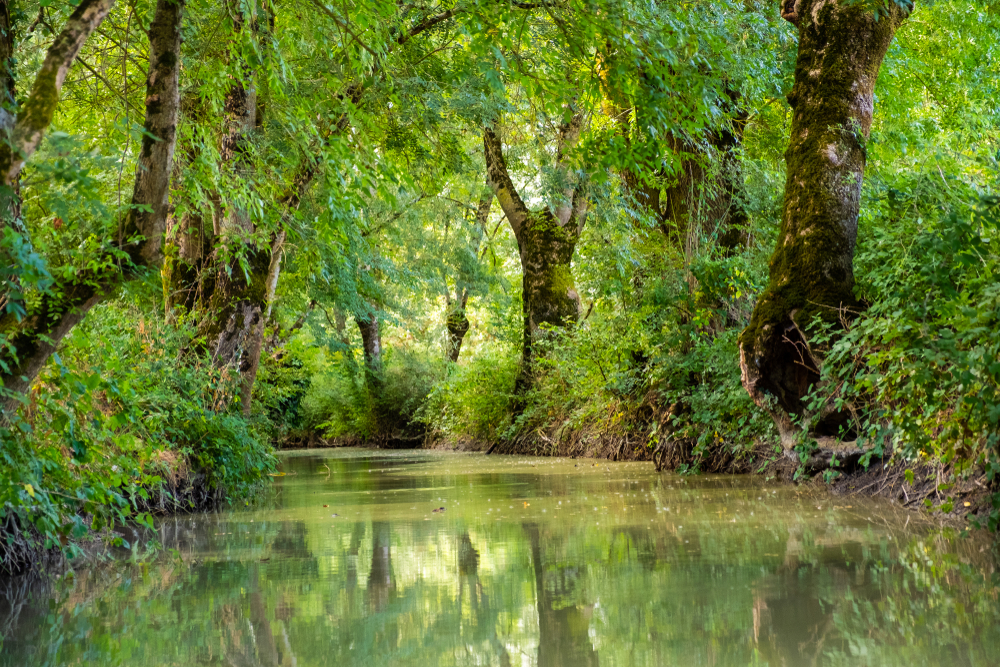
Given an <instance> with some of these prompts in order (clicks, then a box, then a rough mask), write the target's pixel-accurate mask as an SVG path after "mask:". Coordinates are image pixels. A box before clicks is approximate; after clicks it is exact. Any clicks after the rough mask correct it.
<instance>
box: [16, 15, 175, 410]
mask: <svg viewBox="0 0 1000 667" xmlns="http://www.w3.org/2000/svg"><path fill="white" fill-rule="evenodd" d="M113 4H114V2H113V0H84V1H83V2H81V3H80V5H79V6H78V7H77V9H76V11H74V12H73V14H72V15H71V16H70V18H69V20H68V21H67V23H66V26H65V27H64V28H63V30H62V32H61V33H60V34H59V36H58V37H57V38H56V39H55V41H54V42H53V43H52V46H51V47H50V48H49V50H48V54H47V55H46V58H45V62H44V63H43V65H42V68H41V70H40V71H39V72H38V75H37V76H36V77H35V82H34V84H33V86H32V89H31V93H30V95H29V97H28V99H27V101H26V102H25V104H24V108H23V109H22V110H21V111H20V112H19V113H18V116H17V121H16V122H15V123H14V126H13V129H12V132H11V142H10V143H4V144H3V145H2V146H0V173H2V174H3V179H4V182H3V185H4V186H6V188H7V189H8V192H13V189H12V185H13V184H14V183H15V181H16V179H17V177H18V174H19V173H20V171H21V168H22V167H23V166H24V165H25V163H26V162H27V160H28V159H29V158H30V157H31V155H32V154H33V153H34V152H35V151H36V150H37V149H38V146H39V145H40V143H41V141H42V138H43V136H44V134H45V131H46V129H47V128H48V126H49V124H50V123H51V122H52V118H53V116H54V115H55V111H56V106H57V105H58V102H59V92H60V89H61V87H62V84H63V81H64V80H65V78H66V74H67V72H68V71H69V68H70V66H71V65H72V63H73V61H74V60H75V59H76V57H77V54H79V52H80V49H81V48H82V47H83V44H84V42H86V40H87V38H88V37H89V36H90V34H91V33H92V32H93V31H94V30H96V29H97V27H98V26H99V25H100V24H101V22H102V21H103V20H104V18H105V17H106V16H107V15H108V12H110V11H111V7H112V5H113ZM183 9H184V1H183V0H158V2H157V5H156V12H155V15H154V18H153V22H152V23H151V24H150V27H149V48H150V65H149V71H148V73H147V78H146V112H145V123H144V129H145V133H144V136H143V140H142V147H141V149H140V153H139V158H138V160H137V164H136V178H135V185H134V188H133V193H132V203H131V206H130V207H129V209H128V210H127V211H126V213H125V214H124V216H123V219H122V220H121V223H120V225H121V227H120V232H119V233H118V234H117V235H116V236H117V238H116V239H114V240H111V239H109V241H110V243H109V246H110V247H109V249H108V251H107V253H106V254H105V255H104V256H101V257H94V258H92V261H91V262H90V265H89V266H88V267H87V268H81V269H78V270H76V271H74V272H73V273H72V275H71V276H70V277H69V278H67V279H64V280H62V281H60V282H57V283H56V284H55V285H53V286H51V287H49V288H48V289H47V290H46V291H44V292H43V293H42V294H41V298H40V299H39V300H38V303H37V304H35V305H34V306H33V307H32V308H31V310H30V311H28V312H27V313H26V314H25V316H24V317H20V316H19V314H18V313H17V311H11V310H8V311H7V312H6V313H4V314H3V315H2V316H0V332H2V333H3V334H4V335H5V336H6V347H5V349H4V350H3V353H2V355H0V366H2V368H3V370H2V372H0V380H2V381H3V386H4V389H5V390H6V391H7V392H10V393H8V395H7V400H6V407H7V409H11V408H13V407H15V406H16V405H17V404H18V402H19V401H18V398H17V396H16V394H17V393H24V392H25V391H27V389H28V388H29V387H30V385H31V382H32V381H33V380H34V378H35V376H36V375H37V374H38V373H39V371H40V370H41V369H42V367H43V366H44V364H45V362H46V361H47V360H48V358H49V357H50V356H51V354H52V353H53V351H54V350H55V349H56V347H57V346H58V344H59V342H60V341H61V340H62V339H63V337H65V336H66V334H67V333H68V332H69V331H70V329H72V328H73V327H74V326H75V325H76V324H77V323H79V322H80V320H82V319H83V317H84V316H85V315H86V313H87V311H88V310H90V309H91V308H92V307H93V306H94V305H95V304H97V303H98V302H99V301H100V300H101V299H102V298H104V297H105V296H106V295H107V293H108V292H109V291H110V290H111V289H113V288H114V287H116V286H117V285H119V284H120V283H121V281H122V280H124V279H127V278H129V277H131V276H134V275H136V273H137V271H138V270H139V269H140V268H142V267H144V266H148V265H150V264H154V263H156V262H157V261H158V260H159V256H160V246H161V238H160V237H161V235H162V233H163V229H164V228H165V224H166V213H167V196H168V191H169V181H170V172H171V169H172V163H173V153H174V146H175V143H176V132H177V117H178V111H179V106H180V102H179V90H178V81H179V73H180V66H181V60H180V43H181V31H180V26H181V18H182V14H183ZM122 259H124V266H123V267H122V268H121V269H119V264H118V262H119V261H121V260H122Z"/></svg>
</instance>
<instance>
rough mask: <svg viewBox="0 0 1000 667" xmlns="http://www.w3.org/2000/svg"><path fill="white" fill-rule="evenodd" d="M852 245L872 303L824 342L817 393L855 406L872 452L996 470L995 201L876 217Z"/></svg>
mask: <svg viewBox="0 0 1000 667" xmlns="http://www.w3.org/2000/svg"><path fill="white" fill-rule="evenodd" d="M904 241H905V242H904ZM859 255H860V256H859V261H860V262H863V263H864V264H865V265H866V266H867V267H869V270H868V272H867V274H866V284H864V285H862V287H861V289H862V290H866V291H867V295H868V296H869V297H870V298H871V299H872V304H871V306H870V308H869V309H868V310H867V311H866V312H865V313H864V314H863V315H861V316H860V317H858V318H857V319H855V320H854V321H853V322H852V323H851V324H850V326H849V329H848V331H847V332H846V333H845V334H844V335H843V336H842V337H840V338H839V339H838V340H836V342H835V343H833V344H832V347H831V350H830V352H829V354H828V355H827V358H826V360H825V362H824V365H823V376H824V384H823V387H824V388H825V391H824V392H822V393H820V392H817V395H816V396H814V404H816V405H818V404H820V403H822V402H823V401H827V400H833V401H836V402H837V404H838V405H839V406H843V408H844V409H846V410H851V411H852V414H854V415H855V419H854V427H855V429H856V431H857V432H858V433H859V434H860V437H861V441H862V442H863V443H865V444H868V445H870V446H871V448H872V451H873V453H874V454H882V453H886V452H893V453H894V454H895V455H896V456H898V457H901V458H902V459H903V460H905V461H909V462H932V463H937V464H942V465H945V466H949V467H951V468H952V470H953V471H954V472H955V473H956V474H958V475H962V476H965V475H968V474H969V473H971V472H972V471H973V470H975V469H981V468H985V469H986V470H987V475H988V478H989V479H990V480H991V481H992V480H993V479H994V476H995V475H996V473H997V472H998V470H1000V468H998V462H997V447H998V442H1000V285H998V276H1000V202H998V201H997V200H995V199H988V200H985V201H984V202H983V204H982V205H981V206H979V207H977V208H971V209H970V208H958V209H955V210H954V211H953V212H951V213H949V214H947V215H942V216H940V217H939V218H938V219H936V220H933V221H930V222H926V223H924V222H923V221H908V222H904V224H899V225H896V226H892V225H885V226H880V227H879V228H878V230H877V231H876V233H875V235H874V238H873V240H872V242H870V243H868V244H866V246H865V247H864V248H862V250H861V252H860V253H859ZM942 490H944V489H942ZM993 521H994V522H996V516H994V518H993Z"/></svg>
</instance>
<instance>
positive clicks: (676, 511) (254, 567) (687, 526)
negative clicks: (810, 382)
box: [0, 450, 1000, 667]
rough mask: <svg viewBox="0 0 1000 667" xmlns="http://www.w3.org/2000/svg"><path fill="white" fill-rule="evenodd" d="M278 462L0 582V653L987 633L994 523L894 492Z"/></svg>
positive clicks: (271, 661) (398, 463)
mask: <svg viewBox="0 0 1000 667" xmlns="http://www.w3.org/2000/svg"><path fill="white" fill-rule="evenodd" d="M283 469H284V471H285V472H287V473H288V474H287V476H285V477H282V478H278V480H277V481H276V483H275V488H274V490H273V494H272V497H270V498H269V499H268V500H267V501H265V502H263V503H261V504H260V505H259V506H258V507H254V508H245V509H242V510H238V511H227V512H220V513H213V514H203V515H195V516H188V517H177V518H171V519H168V520H165V521H164V522H163V524H162V525H161V536H162V540H163V542H164V546H165V547H166V549H167V550H166V551H164V552H163V553H162V554H161V555H160V556H158V557H156V558H153V559H152V560H151V561H150V562H149V563H146V564H142V565H125V564H122V563H108V564H104V565H100V566H94V567H90V568H86V569H80V570H78V571H77V572H76V573H75V576H72V577H68V578H66V579H64V580H61V581H51V580H44V579H40V578H34V579H31V578H27V579H25V578H22V579H15V580H10V581H5V582H0V633H2V636H3V638H4V640H3V641H4V643H3V645H2V651H0V665H4V666H6V665H17V666H18V667H24V666H27V665H32V666H33V665H52V666H57V665H59V666H61V665H115V664H120V665H129V666H147V665H148V666H152V665H230V666H234V667H240V666H264V667H309V666H313V665H331V666H334V665H336V666H337V667H340V666H351V665H358V666H360V665H365V666H369V665H393V666H396V665H414V666H417V667H431V666H433V665H456V666H458V665H500V666H503V667H507V666H511V665H536V666H538V667H569V666H573V667H591V666H596V665H599V664H600V665H605V666H608V665H622V666H632V665H635V666H645V665H774V666H779V665H995V664H996V662H997V656H1000V601H998V598H997V591H998V587H997V582H996V578H995V575H994V563H995V559H994V554H993V550H992V547H991V546H989V543H988V542H983V541H979V540H976V539H957V538H954V537H952V536H949V535H948V534H947V533H943V532H942V531H940V530H936V529H933V528H932V527H930V526H927V525H915V524H916V522H917V518H916V517H915V515H912V514H899V513H897V512H896V511H895V510H893V509H892V508H891V507H887V506H885V505H873V504H867V503H864V502H863V501H860V500H857V499H835V498H831V497H829V496H826V495H824V494H812V493H810V492H806V491H803V490H802V489H796V488H793V487H786V486H778V487H768V486H765V485H763V484H761V483H760V482H759V481H754V480H750V479H746V478H729V477H705V478H691V479H682V478H679V477H675V476H669V475H657V474H655V473H653V472H652V470H651V466H648V465H643V464H604V463H599V464H595V463H594V462H591V461H586V462H583V461H569V460H553V459H525V458H505V457H488V458H487V457H483V456H478V455H457V454H440V453H431V452H419V453H412V452H407V453H398V452H395V453H394V452H366V451H357V450H353V451H352V450H334V451H328V452H319V453H317V452H300V453H293V454H290V455H288V456H287V457H286V458H285V459H284V468H283ZM439 508H444V509H443V510H440V509H439ZM434 510H439V511H434Z"/></svg>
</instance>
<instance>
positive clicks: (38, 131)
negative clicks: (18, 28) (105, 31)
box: [0, 0, 115, 187]
mask: <svg viewBox="0 0 1000 667" xmlns="http://www.w3.org/2000/svg"><path fill="white" fill-rule="evenodd" d="M114 4H115V0H83V1H82V2H81V3H80V4H79V6H77V8H76V10H75V11H74V12H73V13H72V14H71V15H70V17H69V20H67V21H66V25H65V27H64V28H63V30H62V32H61V33H59V35H58V36H57V37H56V38H55V41H53V42H52V46H50V47H49V50H48V53H46V55H45V60H44V61H43V62H42V67H41V69H40V70H39V71H38V74H36V75H35V82H34V84H33V85H32V87H31V93H29V95H28V100H27V101H26V102H25V103H24V107H23V108H22V109H21V111H20V113H18V116H17V122H16V123H14V127H13V130H12V131H11V140H10V143H7V142H4V143H2V144H0V177H2V178H3V184H4V185H6V186H8V187H10V186H11V184H12V183H13V182H14V180H15V179H16V178H17V176H18V174H20V173H21V168H22V167H24V163H25V161H27V160H28V158H30V157H31V156H32V155H33V154H34V153H35V151H36V150H38V147H39V146H40V145H41V143H42V139H43V138H44V137H45V131H46V130H47V129H48V128H49V125H50V124H51V123H52V118H53V116H55V113H56V107H57V106H59V92H60V90H62V85H63V81H65V80H66V74H67V73H68V72H69V68H70V66H71V65H72V64H73V62H74V61H75V60H76V57H77V55H78V54H79V53H80V49H81V48H83V44H84V43H85V42H86V41H87V38H88V37H90V33H92V32H93V31H94V30H95V29H96V28H97V26H99V25H100V24H101V22H102V21H104V19H105V18H106V17H107V15H108V13H109V12H110V11H111V8H112V7H113V6H114Z"/></svg>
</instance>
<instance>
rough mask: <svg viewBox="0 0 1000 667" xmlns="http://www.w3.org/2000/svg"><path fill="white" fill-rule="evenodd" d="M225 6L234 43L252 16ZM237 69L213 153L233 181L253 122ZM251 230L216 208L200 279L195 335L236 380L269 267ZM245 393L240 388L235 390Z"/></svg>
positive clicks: (257, 324) (244, 219)
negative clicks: (201, 306)
mask: <svg viewBox="0 0 1000 667" xmlns="http://www.w3.org/2000/svg"><path fill="white" fill-rule="evenodd" d="M228 5H229V6H230V16H231V17H232V19H233V40H234V42H237V41H238V40H239V39H240V36H241V34H242V32H243V31H244V30H253V29H254V28H255V27H256V26H257V25H258V24H257V22H256V21H255V18H254V17H253V16H246V15H245V14H244V12H243V11H242V10H243V5H242V3H240V2H236V1H235V0H230V2H228ZM237 69H238V71H239V73H240V74H239V76H238V77H236V78H233V79H232V81H231V82H230V86H229V90H228V91H227V93H226V97H225V102H224V105H223V133H222V139H221V142H220V145H219V156H220V159H221V162H222V164H221V167H222V169H223V170H225V171H228V172H229V173H230V175H231V176H232V177H233V178H234V180H242V179H243V178H245V177H246V176H247V175H248V174H249V172H250V170H251V169H252V164H251V160H250V151H251V134H252V133H253V131H254V128H255V126H256V122H257V105H256V88H255V86H254V83H253V77H254V74H253V72H252V71H250V69H249V68H248V67H247V66H246V64H245V63H242V62H240V63H238V67H237ZM253 231H254V225H253V222H252V221H251V220H250V217H249V215H248V213H247V211H246V208H245V207H244V206H242V205H241V203H240V202H239V201H230V202H227V203H225V204H223V205H221V206H219V207H218V208H217V210H216V213H215V216H214V222H213V234H214V236H215V237H216V238H217V239H218V240H219V245H216V247H215V250H214V253H213V256H212V257H210V258H209V260H208V261H209V263H211V265H212V266H210V267H207V268H206V270H207V271H208V272H209V273H210V275H209V276H205V277H203V280H204V281H205V282H204V283H203V284H202V289H203V295H202V296H203V298H204V300H205V303H206V304H207V308H206V309H205V311H204V313H203V319H202V321H201V324H200V326H199V327H198V335H199V337H200V338H203V339H204V340H205V341H206V344H207V346H208V350H209V354H210V355H211V358H212V361H213V363H214V364H215V365H216V366H217V367H218V368H224V367H227V366H230V367H234V368H236V369H237V370H238V371H239V373H240V376H241V380H242V377H243V376H244V374H245V373H247V372H248V371H250V369H251V368H253V369H254V371H256V367H257V364H256V363H254V361H253V360H251V358H250V356H251V355H250V354H249V352H250V350H251V348H252V347H254V343H255V341H256V340H257V336H256V333H257V331H258V329H261V328H262V327H263V324H264V311H265V309H266V308H267V302H268V299H267V291H268V290H267V288H268V275H269V272H270V268H271V252H270V248H261V247H258V246H257V245H256V244H254V243H253V242H250V243H247V239H249V238H251V235H252V233H253ZM227 244H228V246H229V248H228V249H227V248H226V247H225V245H227ZM227 250H228V252H227ZM241 255H242V261H241V257H240V256H241ZM206 286H207V287H208V289H205V288H206ZM258 352H259V350H258ZM258 359H259V357H258ZM241 384H242V382H241ZM245 393H247V392H246V391H245V390H243V389H242V388H241V394H245ZM248 408H249V405H244V406H243V409H244V410H247V409H248Z"/></svg>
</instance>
